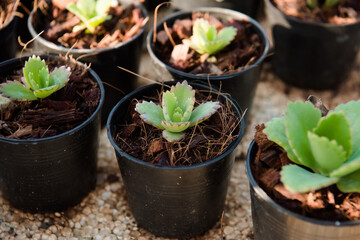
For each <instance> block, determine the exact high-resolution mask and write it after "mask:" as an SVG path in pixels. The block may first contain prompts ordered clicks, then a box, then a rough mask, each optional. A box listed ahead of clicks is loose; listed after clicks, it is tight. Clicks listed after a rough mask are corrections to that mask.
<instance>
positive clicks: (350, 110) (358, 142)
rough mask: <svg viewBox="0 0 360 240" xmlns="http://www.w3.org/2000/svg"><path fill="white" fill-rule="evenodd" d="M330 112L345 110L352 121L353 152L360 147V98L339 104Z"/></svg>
mask: <svg viewBox="0 0 360 240" xmlns="http://www.w3.org/2000/svg"><path fill="white" fill-rule="evenodd" d="M330 112H336V113H337V112H344V114H345V116H346V117H347V119H348V120H349V122H350V129H351V142H352V153H355V152H357V151H358V150H359V149H360V121H359V116H360V100H358V101H350V102H348V103H346V104H340V105H338V106H337V107H336V108H335V109H334V110H333V111H330Z"/></svg>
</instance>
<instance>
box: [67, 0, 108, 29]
mask: <svg viewBox="0 0 360 240" xmlns="http://www.w3.org/2000/svg"><path fill="white" fill-rule="evenodd" d="M111 2H112V0H79V1H78V2H77V3H73V2H72V3H69V4H68V5H67V6H66V9H67V10H68V11H70V12H71V13H73V14H74V15H75V16H77V17H78V18H80V20H81V23H80V24H79V25H76V26H75V27H74V28H73V32H77V31H82V30H84V29H86V33H94V32H95V28H96V27H97V26H99V25H100V24H101V23H103V22H105V21H107V20H110V19H111V17H112V16H111V15H108V14H107V11H108V10H109V8H110V5H111Z"/></svg>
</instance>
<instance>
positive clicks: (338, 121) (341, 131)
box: [313, 112, 351, 158]
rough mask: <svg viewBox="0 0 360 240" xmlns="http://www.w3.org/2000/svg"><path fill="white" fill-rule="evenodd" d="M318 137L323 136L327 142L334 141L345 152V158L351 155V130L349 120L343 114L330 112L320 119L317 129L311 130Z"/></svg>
mask: <svg viewBox="0 0 360 240" xmlns="http://www.w3.org/2000/svg"><path fill="white" fill-rule="evenodd" d="M313 132H314V133H316V134H317V135H318V136H324V137H326V138H328V139H329V140H335V141H336V142H337V144H338V145H340V146H342V147H343V148H344V150H345V152H346V158H348V157H350V155H351V129H350V123H349V120H348V119H347V118H346V116H345V114H344V113H343V112H339V113H335V112H330V113H329V114H328V115H327V116H326V117H323V118H321V119H320V121H319V123H318V125H317V127H316V128H315V129H314V130H313Z"/></svg>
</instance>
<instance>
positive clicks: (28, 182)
mask: <svg viewBox="0 0 360 240" xmlns="http://www.w3.org/2000/svg"><path fill="white" fill-rule="evenodd" d="M48 58H49V57H46V56H42V59H48ZM52 58H53V57H50V59H52ZM26 60H27V57H23V58H20V59H19V58H16V59H11V60H8V61H5V62H2V63H0V74H1V75H2V76H6V75H8V74H10V73H11V72H12V71H13V70H14V69H17V68H19V67H20V66H23V65H24V63H25V61H26ZM79 64H80V63H79ZM81 66H84V65H81ZM88 71H89V75H90V77H91V79H92V80H94V81H95V82H96V83H97V84H98V86H99V88H100V94H101V98H100V101H99V104H98V106H97V108H96V110H95V112H94V113H93V114H92V115H91V116H90V117H89V118H88V119H87V120H86V121H85V122H83V123H82V124H80V125H79V126H77V127H75V128H73V129H72V130H70V131H67V132H65V133H62V134H59V135H56V136H53V137H47V138H41V139H26V140H22V139H10V138H4V137H0V152H1V158H0V187H1V190H2V193H3V196H4V198H6V199H7V200H8V201H9V202H10V204H11V205H12V206H14V207H16V208H20V209H22V210H25V211H30V212H48V211H62V210H64V209H66V208H68V207H70V206H74V205H75V204H77V203H79V202H80V201H81V200H82V199H83V198H84V197H85V196H86V195H87V194H88V193H89V192H90V191H91V190H92V189H94V187H95V183H96V166H97V153H98V146H99V132H100V111H101V107H102V105H103V103H104V88H103V86H102V83H101V80H100V78H99V77H98V76H97V74H96V73H95V72H94V71H92V70H91V69H88Z"/></svg>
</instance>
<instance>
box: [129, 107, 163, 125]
mask: <svg viewBox="0 0 360 240" xmlns="http://www.w3.org/2000/svg"><path fill="white" fill-rule="evenodd" d="M135 110H136V111H137V112H138V113H140V117H141V119H143V120H144V122H146V123H148V124H150V125H153V126H154V127H157V128H159V129H164V127H163V126H162V124H161V121H162V120H164V115H163V111H162V109H161V107H160V106H159V105H156V104H155V103H153V102H147V101H143V102H142V103H137V104H136V106H135Z"/></svg>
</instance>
